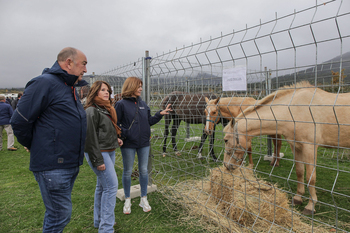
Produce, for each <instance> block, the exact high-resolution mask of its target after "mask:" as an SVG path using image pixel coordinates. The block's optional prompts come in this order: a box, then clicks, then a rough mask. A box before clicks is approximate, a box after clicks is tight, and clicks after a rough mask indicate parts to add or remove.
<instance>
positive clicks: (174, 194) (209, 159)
mask: <svg viewBox="0 0 350 233" xmlns="http://www.w3.org/2000/svg"><path fill="white" fill-rule="evenodd" d="M349 22H350V4H349V1H341V0H335V1H327V2H326V1H324V2H322V3H317V1H316V4H315V6H313V7H310V8H308V9H304V10H301V11H297V12H294V13H293V14H290V15H286V16H282V17H277V15H276V18H275V19H273V20H271V21H268V22H260V24H258V25H256V26H253V27H246V28H245V29H242V30H239V31H233V32H232V33H229V34H225V35H220V36H218V37H215V38H210V39H209V40H205V41H200V42H199V43H196V44H191V45H189V46H184V47H182V48H177V49H175V50H172V51H169V52H167V53H162V54H156V55H153V56H151V57H152V58H151V57H149V55H148V52H146V54H145V57H143V58H141V59H139V60H138V61H136V62H134V63H130V64H128V65H125V66H121V67H118V68H116V69H113V70H110V71H108V72H105V73H104V74H100V75H96V76H91V77H89V79H90V80H88V81H89V82H90V83H93V82H94V81H96V80H105V81H107V82H108V83H110V84H111V85H112V86H113V87H114V91H115V93H120V92H121V87H122V84H123V82H124V80H125V79H126V78H127V77H130V76H136V77H139V78H142V79H143V80H144V84H147V85H145V86H144V93H143V99H145V100H146V101H147V103H148V105H149V106H150V108H151V111H152V114H154V113H155V112H156V111H158V110H159V109H162V108H164V105H165V104H168V103H170V104H172V107H173V110H174V111H173V112H172V113H171V114H170V115H169V116H167V117H164V119H163V120H162V121H161V122H160V123H158V124H157V125H155V126H152V138H151V147H152V158H153V159H152V162H153V164H152V171H151V176H152V179H153V182H154V183H155V184H157V186H158V189H159V190H160V191H161V192H163V193H164V196H165V197H167V198H169V199H172V200H174V201H175V202H177V203H179V204H181V205H183V206H184V208H185V209H186V211H188V212H189V213H190V214H192V215H193V216H196V217H198V218H200V219H202V220H203V221H207V222H211V223H213V224H214V225H217V226H218V229H226V230H228V231H231V232H236V231H243V232H245V231H257V232H258V231H263V232H265V231H266V232H284V231H286V232H294V231H297V232H329V231H337V232H347V231H350V224H349V222H350V208H349V206H350V205H349V204H350V203H349V200H350V185H349V184H350V150H349V149H350V133H349V132H350V115H349V114H350V104H349V100H350V80H349V78H350V77H349V70H350V27H349V26H348V23H349ZM237 67H243V69H245V70H246V72H245V75H246V82H247V84H246V86H247V90H235V91H223V85H224V82H223V71H225V70H228V69H231V68H237ZM224 81H225V80H224ZM301 81H308V83H310V85H309V84H306V83H302V84H300V82H301ZM297 83H299V84H297ZM282 89H284V91H282ZM269 94H270V96H271V98H269V97H267V96H269ZM218 97H220V98H219V99H218ZM206 98H207V99H206ZM208 101H210V102H208ZM207 102H208V103H207ZM232 119H235V121H234V122H233V121H231V122H230V123H228V125H227V126H226V127H225V130H224V126H225V125H226V124H227V121H229V120H232ZM225 120H227V121H225ZM206 138H208V140H206ZM275 155H277V157H278V156H279V159H280V160H275V158H276V156H275ZM118 158H119V162H118V161H117V164H119V165H120V166H122V163H121V161H120V160H121V156H119V157H118ZM135 166H136V165H135ZM304 167H305V168H306V170H305V171H304V169H305V168H304ZM316 171H317V179H316ZM304 173H305V174H304Z"/></svg>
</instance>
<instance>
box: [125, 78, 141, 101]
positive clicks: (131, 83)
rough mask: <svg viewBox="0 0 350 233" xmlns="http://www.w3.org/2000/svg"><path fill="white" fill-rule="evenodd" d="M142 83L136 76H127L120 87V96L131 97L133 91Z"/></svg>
mask: <svg viewBox="0 0 350 233" xmlns="http://www.w3.org/2000/svg"><path fill="white" fill-rule="evenodd" d="M140 84H141V85H143V83H142V80H141V79H139V78H137V77H129V78H127V79H126V80H125V82H124V84H123V87H122V97H123V98H125V97H131V96H132V95H133V94H134V93H135V91H137V89H138V88H139V87H140Z"/></svg>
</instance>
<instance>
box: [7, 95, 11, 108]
mask: <svg viewBox="0 0 350 233" xmlns="http://www.w3.org/2000/svg"><path fill="white" fill-rule="evenodd" d="M6 103H7V104H9V105H10V106H11V104H12V98H11V96H7V97H6Z"/></svg>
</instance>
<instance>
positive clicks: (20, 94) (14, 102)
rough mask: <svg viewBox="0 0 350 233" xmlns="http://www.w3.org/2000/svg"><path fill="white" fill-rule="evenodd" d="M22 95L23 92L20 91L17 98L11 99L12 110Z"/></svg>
mask: <svg viewBox="0 0 350 233" xmlns="http://www.w3.org/2000/svg"><path fill="white" fill-rule="evenodd" d="M22 95H23V94H22V93H21V92H20V93H18V96H17V98H16V99H14V100H12V103H11V105H12V109H13V110H15V109H16V108H17V104H18V101H19V100H20V99H21V97H22Z"/></svg>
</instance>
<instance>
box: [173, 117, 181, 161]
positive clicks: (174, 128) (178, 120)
mask: <svg viewBox="0 0 350 233" xmlns="http://www.w3.org/2000/svg"><path fill="white" fill-rule="evenodd" d="M180 123H181V120H180V119H179V118H178V117H175V118H174V119H173V125H172V127H171V142H172V144H173V149H174V151H175V154H176V155H177V156H180V155H181V153H180V152H179V151H178V150H177V145H176V133H177V129H178V128H179V125H180Z"/></svg>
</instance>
